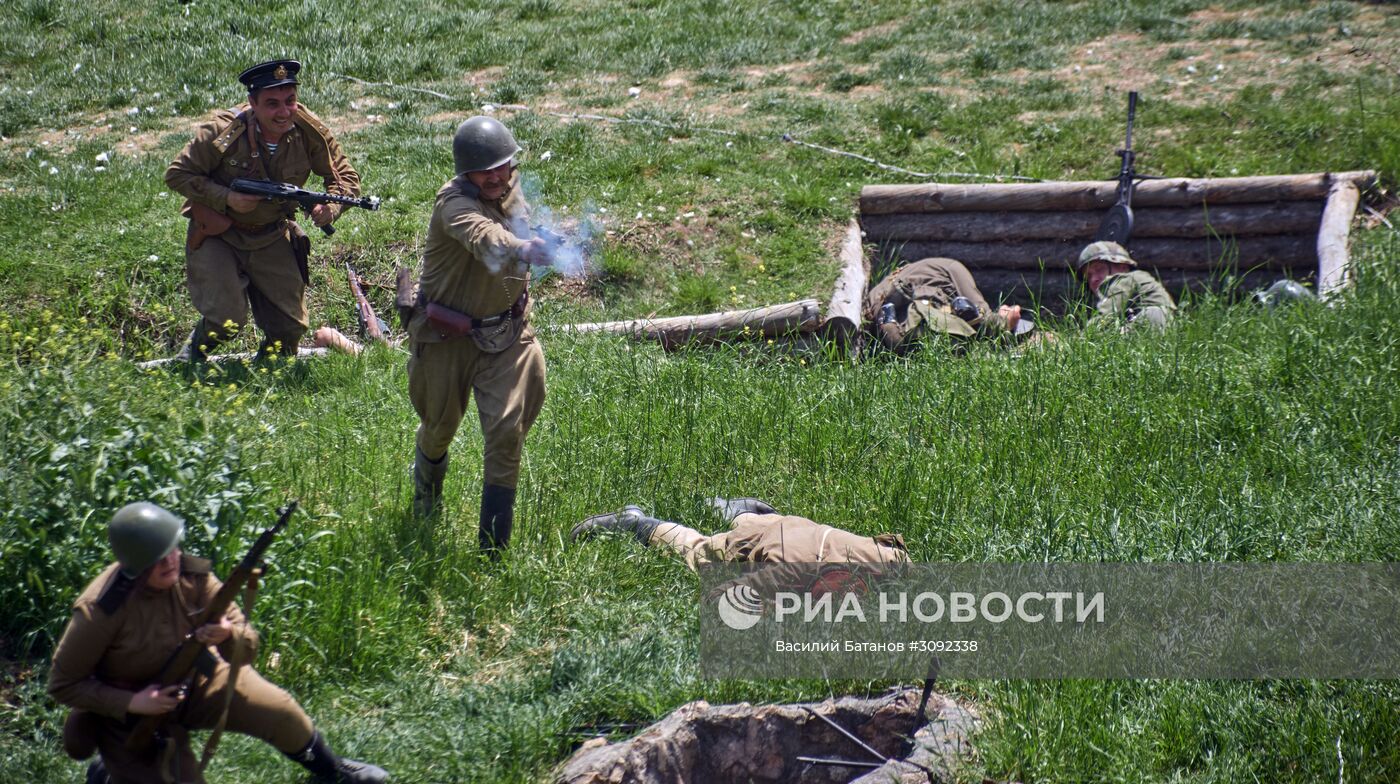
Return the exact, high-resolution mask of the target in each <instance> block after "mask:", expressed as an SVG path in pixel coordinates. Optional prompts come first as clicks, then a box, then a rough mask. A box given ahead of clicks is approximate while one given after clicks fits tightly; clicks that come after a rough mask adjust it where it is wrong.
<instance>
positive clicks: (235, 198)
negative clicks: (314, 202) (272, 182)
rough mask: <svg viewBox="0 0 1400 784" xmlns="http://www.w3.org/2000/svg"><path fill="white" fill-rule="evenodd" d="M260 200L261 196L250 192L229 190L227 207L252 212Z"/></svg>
mask: <svg viewBox="0 0 1400 784" xmlns="http://www.w3.org/2000/svg"><path fill="white" fill-rule="evenodd" d="M260 201H262V197H261V196H258V195H255V194H252V193H239V192H238V191H230V192H229V195H228V208H229V209H231V210H233V211H234V212H252V211H253V208H254V207H257V206H258V202H260ZM318 206H319V205H318Z"/></svg>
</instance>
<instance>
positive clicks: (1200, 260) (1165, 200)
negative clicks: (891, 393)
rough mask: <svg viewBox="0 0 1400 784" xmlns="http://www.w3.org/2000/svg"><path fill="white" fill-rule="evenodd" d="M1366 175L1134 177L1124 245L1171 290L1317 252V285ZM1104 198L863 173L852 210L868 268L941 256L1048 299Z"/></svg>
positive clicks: (1014, 290)
mask: <svg viewBox="0 0 1400 784" xmlns="http://www.w3.org/2000/svg"><path fill="white" fill-rule="evenodd" d="M1374 181H1375V173H1374V172H1369V171H1367V172H1341V173H1322V174H1298V175H1280V176H1267V177H1232V178H1221V179H1184V178H1174V179H1159V180H1145V181H1143V182H1141V183H1140V184H1139V185H1138V187H1137V189H1136V191H1135V193H1134V195H1133V213H1134V219H1135V220H1134V228H1133V238H1132V240H1131V241H1130V242H1129V243H1128V248H1129V250H1130V252H1131V253H1132V254H1133V258H1135V259H1136V260H1137V261H1138V263H1139V264H1141V265H1142V266H1143V267H1144V268H1146V269H1148V270H1149V271H1152V272H1154V273H1155V274H1157V275H1158V276H1159V277H1161V278H1163V280H1164V281H1168V282H1169V283H1168V286H1169V288H1175V289H1177V290H1178V291H1180V290H1184V289H1185V288H1187V287H1196V288H1201V287H1215V288H1218V287H1219V286H1220V285H1221V284H1222V282H1223V281H1225V280H1227V279H1229V280H1239V279H1240V276H1245V279H1248V280H1253V281H1262V282H1264V283H1268V282H1270V281H1272V280H1277V279H1279V278H1281V277H1285V276H1288V277H1292V278H1294V279H1317V278H1318V269H1319V262H1320V261H1321V263H1322V264H1323V266H1324V267H1326V269H1325V270H1324V271H1323V275H1322V281H1321V283H1322V286H1321V288H1322V289H1323V290H1324V293H1325V292H1326V291H1327V290H1330V289H1331V288H1335V287H1336V286H1338V285H1341V283H1343V282H1344V280H1345V272H1344V270H1345V267H1346V235H1347V229H1348V227H1349V226H1350V222H1351V217H1352V215H1353V214H1354V212H1355V210H1356V204H1357V194H1358V193H1359V189H1363V188H1366V187H1368V186H1369V185H1370V184H1371V183H1373V182H1374ZM1116 200H1117V191H1116V183H1114V182H1112V181H1096V182H1047V183H1034V184H992V185H961V184H924V185H872V186H868V187H866V188H864V189H862V190H861V195H860V214H861V217H860V222H861V228H862V229H863V230H864V232H865V239H866V242H868V243H874V245H875V250H876V254H877V258H878V259H880V260H881V261H883V262H884V263H878V262H877V264H876V265H875V267H876V269H877V271H884V270H885V269H887V268H889V267H890V266H892V263H906V262H910V261H916V260H918V259H923V258H928V257H931V256H945V257H949V258H954V259H958V260H959V261H961V262H963V263H964V264H966V265H967V266H968V268H969V269H971V270H972V271H973V273H974V275H976V277H977V279H978V285H979V286H980V287H981V288H982V290H983V293H984V294H986V295H987V296H988V297H989V298H990V299H992V300H993V301H996V300H998V299H1002V300H1006V301H1013V302H1015V301H1020V302H1022V303H1023V304H1026V302H1027V301H1028V300H1029V299H1030V298H1031V297H1030V295H1031V292H1032V290H1034V292H1035V293H1036V294H1037V295H1038V296H1040V297H1041V299H1040V301H1041V302H1043V303H1050V302H1053V299H1051V298H1047V297H1059V296H1066V295H1073V294H1077V291H1076V289H1075V287H1074V286H1073V285H1072V276H1071V275H1070V274H1069V273H1068V270H1069V267H1070V265H1071V264H1072V263H1073V262H1074V261H1075V260H1076V259H1078V257H1079V253H1080V251H1082V250H1083V248H1084V246H1085V245H1086V244H1088V243H1089V242H1091V241H1092V240H1093V235H1094V232H1095V231H1096V230H1097V229H1098V226H1099V223H1100V221H1101V220H1102V219H1103V217H1104V215H1105V213H1106V211H1107V210H1108V208H1109V207H1111V206H1112V205H1113V204H1114V203H1115V201H1116ZM1320 228H1321V229H1322V231H1321V233H1319V229H1320ZM1032 281H1034V285H1033V286H1032V284H1031V282H1032ZM1060 292H1063V294H1061V293H1060Z"/></svg>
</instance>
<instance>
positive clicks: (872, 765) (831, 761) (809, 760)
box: [797, 757, 885, 768]
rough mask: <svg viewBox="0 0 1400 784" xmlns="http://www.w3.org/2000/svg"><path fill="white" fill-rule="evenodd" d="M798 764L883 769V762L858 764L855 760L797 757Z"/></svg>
mask: <svg viewBox="0 0 1400 784" xmlns="http://www.w3.org/2000/svg"><path fill="white" fill-rule="evenodd" d="M797 761H798V762H806V763H810V764H812V765H837V766H841V767H847V768H883V767H884V766H885V764H884V763H883V762H858V761H856V760H843V759H824V758H822V757H798V758H797Z"/></svg>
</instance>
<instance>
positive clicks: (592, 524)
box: [569, 504, 666, 544]
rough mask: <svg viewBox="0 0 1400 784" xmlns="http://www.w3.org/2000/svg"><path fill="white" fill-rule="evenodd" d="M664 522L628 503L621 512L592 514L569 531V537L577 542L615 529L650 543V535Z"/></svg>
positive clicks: (644, 542)
mask: <svg viewBox="0 0 1400 784" xmlns="http://www.w3.org/2000/svg"><path fill="white" fill-rule="evenodd" d="M664 522H666V521H665V520H658V519H656V518H655V517H650V516H648V515H647V513H646V512H645V511H643V510H642V508H641V507H640V506H637V505H635V504H628V505H627V506H624V507H622V511H621V512H615V513H613V514H600V515H593V516H592V517H590V518H588V519H586V520H584V521H583V522H581V523H579V524H578V525H576V526H574V530H572V531H570V532H569V539H570V540H571V541H575V542H578V541H581V540H584V539H592V538H593V537H594V536H597V535H598V534H600V533H603V532H605V531H617V532H620V533H630V534H632V535H634V536H636V537H637V541H639V542H641V543H642V544H651V535H652V534H653V533H655V532H656V527H657V526H658V525H661V524H662V523H664Z"/></svg>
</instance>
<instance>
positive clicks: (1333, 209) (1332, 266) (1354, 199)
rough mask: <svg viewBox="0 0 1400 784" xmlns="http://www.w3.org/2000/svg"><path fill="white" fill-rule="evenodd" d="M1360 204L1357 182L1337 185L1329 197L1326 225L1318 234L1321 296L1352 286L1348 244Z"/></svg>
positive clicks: (1323, 217) (1323, 220)
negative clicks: (1352, 222)
mask: <svg viewBox="0 0 1400 784" xmlns="http://www.w3.org/2000/svg"><path fill="white" fill-rule="evenodd" d="M1360 202H1361V191H1360V190H1359V189H1358V188H1357V187H1356V183H1353V182H1339V183H1337V184H1336V185H1334V186H1333V187H1332V192H1331V195H1329V196H1328V197H1327V207H1326V209H1324V210H1323V212H1322V225H1321V226H1320V227H1319V228H1318V232H1317V279H1318V293H1319V294H1321V295H1322V296H1323V297H1327V296H1330V295H1331V294H1333V293H1334V292H1336V291H1338V290H1340V289H1342V288H1344V287H1346V286H1347V285H1349V284H1350V283H1351V257H1350V254H1349V253H1348V251H1347V241H1348V239H1349V237H1350V235H1351V220H1352V218H1353V217H1354V216H1355V215H1356V205H1357V204H1359V203H1360Z"/></svg>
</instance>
